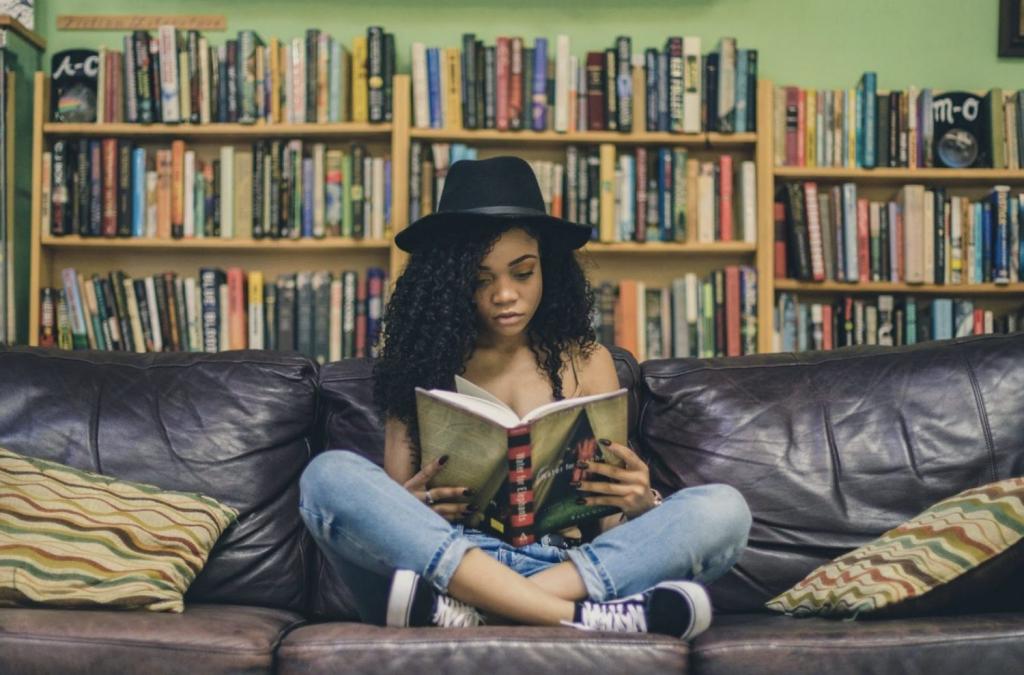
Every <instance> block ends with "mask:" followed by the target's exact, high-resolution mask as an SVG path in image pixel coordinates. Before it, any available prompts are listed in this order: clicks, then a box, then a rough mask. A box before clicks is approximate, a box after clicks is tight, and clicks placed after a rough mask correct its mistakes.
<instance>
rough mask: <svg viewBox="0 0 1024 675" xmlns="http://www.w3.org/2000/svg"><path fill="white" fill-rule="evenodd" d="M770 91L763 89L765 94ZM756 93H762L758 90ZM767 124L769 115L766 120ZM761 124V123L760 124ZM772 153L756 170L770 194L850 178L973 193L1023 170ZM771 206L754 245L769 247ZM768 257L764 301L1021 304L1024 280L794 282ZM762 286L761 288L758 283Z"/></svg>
mask: <svg viewBox="0 0 1024 675" xmlns="http://www.w3.org/2000/svg"><path fill="white" fill-rule="evenodd" d="M764 95H767V96H769V97H771V96H772V92H771V91H770V90H769V91H768V92H767V93H766V94H764ZM758 96H759V97H760V96H762V93H761V92H760V91H759V92H758ZM767 123H768V124H769V125H772V124H773V120H771V118H770V117H769V120H768V122H767ZM760 128H764V127H760ZM764 136H765V137H766V138H765V142H766V143H767V144H773V143H774V138H773V134H771V133H768V134H765V135H764ZM774 159H775V158H774V148H773V152H772V153H771V154H770V155H769V156H768V157H767V158H766V160H765V161H764V162H762V163H759V169H760V168H761V167H764V166H768V167H771V168H770V170H769V171H767V173H768V174H769V176H770V181H769V184H768V186H767V188H766V190H767V192H762V194H769V195H774V194H775V192H776V189H777V188H778V187H779V186H780V185H782V184H783V183H795V182H804V181H820V182H826V183H827V182H833V183H839V182H853V183H856V184H857V185H858V186H861V185H863V186H865V187H867V188H868V189H869V190H873V191H874V192H875V193H880V192H883V191H888V190H893V191H895V190H898V189H899V188H900V187H902V186H903V185H906V184H911V183H918V184H920V183H924V184H926V185H942V186H944V187H946V188H947V189H950V188H953V189H956V188H959V189H961V190H963V191H964V192H965V193H974V194H976V193H977V192H978V191H979V190H983V189H985V188H991V187H992V186H994V185H999V184H1007V185H1011V186H1015V187H1018V188H1019V187H1020V186H1024V169H985V168H978V169H948V168H923V167H876V168H873V169H865V168H859V167H831V166H829V167H819V166H777V165H775V163H774ZM771 208H772V207H771V205H770V204H769V205H768V209H769V211H768V213H767V214H765V215H764V216H762V220H761V223H762V225H765V224H767V227H768V229H767V231H766V232H765V233H763V235H762V238H761V241H763V242H764V243H765V246H763V247H761V248H759V249H758V250H759V254H760V253H761V251H762V249H770V248H771V243H770V240H771V239H772V238H774V233H773V228H772V221H773V217H772V213H771ZM765 255H766V256H767V257H768V258H770V260H768V261H766V262H765V263H764V265H762V266H759V267H758V269H759V270H760V269H767V270H769V272H768V273H767V274H766V275H764V276H762V277H760V278H761V279H763V280H764V281H765V282H766V283H763V284H762V285H763V286H768V287H770V288H772V292H771V294H770V297H769V298H768V300H767V301H768V302H770V303H772V304H774V302H775V301H776V299H777V295H778V293H779V292H787V293H795V294H797V295H798V296H801V295H802V296H812V297H813V296H818V297H822V296H832V297H835V296H840V295H863V296H871V295H882V294H889V295H899V296H906V295H910V296H914V295H920V296H929V297H949V298H960V297H963V298H972V299H973V300H974V301H975V302H976V303H981V304H982V305H983V306H985V307H986V308H989V307H991V308H993V309H995V308H998V307H1006V308H1010V307H1011V306H1014V307H1015V306H1019V304H1020V303H1024V282H1014V283H1007V284H996V283H961V284H934V283H932V284H912V283H906V282H891V281H859V282H842V281H822V282H816V281H800V280H796V279H776V278H775V265H774V256H773V255H772V254H771V252H770V250H767V251H765ZM762 290H763V288H762ZM762 325H768V326H769V327H770V328H769V330H774V326H773V322H769V323H768V324H762Z"/></svg>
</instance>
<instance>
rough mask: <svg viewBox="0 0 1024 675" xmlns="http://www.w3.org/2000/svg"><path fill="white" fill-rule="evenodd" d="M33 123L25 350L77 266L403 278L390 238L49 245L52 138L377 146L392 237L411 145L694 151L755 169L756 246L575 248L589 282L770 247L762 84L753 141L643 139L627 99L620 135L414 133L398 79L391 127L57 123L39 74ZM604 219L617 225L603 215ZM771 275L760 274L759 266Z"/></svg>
mask: <svg viewBox="0 0 1024 675" xmlns="http://www.w3.org/2000/svg"><path fill="white" fill-rule="evenodd" d="M634 78H635V79H634V91H643V90H644V82H643V69H642V68H634ZM35 84H36V92H35V103H36V106H35V124H34V130H33V169H32V170H33V176H34V177H35V180H34V185H35V192H34V194H33V204H32V222H33V226H32V256H31V258H32V261H31V267H32V272H31V281H32V283H31V294H32V295H31V307H30V309H31V312H30V314H31V316H30V324H29V335H30V342H31V344H37V342H38V326H39V312H40V307H39V302H40V293H39V291H40V289H41V288H42V287H44V286H60V285H61V284H62V282H61V279H60V271H61V269H63V268H64V267H75V268H76V269H78V270H79V271H80V272H82V273H84V274H90V273H93V272H97V271H107V270H110V269H123V270H124V271H125V272H126V273H127V274H129V275H132V276H137V275H141V274H146V273H155V272H158V271H165V270H179V271H182V272H187V273H194V271H195V270H196V269H197V268H198V267H200V266H204V265H216V266H220V267H227V266H230V265H241V266H243V267H246V268H247V269H249V268H256V269H263V270H264V272H265V274H267V275H269V274H273V273H278V272H282V271H287V270H288V269H294V270H297V269H302V268H305V267H312V266H315V267H317V268H323V267H329V268H331V269H337V268H344V267H345V266H346V265H351V266H353V267H355V266H358V267H363V266H366V265H369V264H372V265H378V266H381V267H384V268H385V269H386V270H387V271H388V273H389V275H390V278H391V279H392V281H393V280H394V279H395V278H396V277H397V276H398V275H399V274H400V272H401V269H402V267H403V266H404V264H405V261H406V255H405V253H404V252H403V251H401V250H400V249H398V248H397V247H396V246H395V245H394V242H393V239H392V238H391V237H389V238H387V239H384V240H354V239H343V238H330V237H328V238H324V239H299V240H276V239H265V240H250V239H218V238H197V239H177V240H175V239H172V240H166V239H145V238H106V237H103V238H100V237H80V236H78V235H68V236H63V237H55V236H52V235H50V234H49V231H48V228H47V229H44V228H43V227H41V225H40V223H39V219H40V194H39V189H40V185H41V181H40V180H39V178H40V171H41V165H42V162H41V157H42V153H43V152H44V151H45V150H46V149H47V148H48V146H49V141H50V140H51V139H53V138H57V137H83V136H84V137H125V138H133V139H139V140H140V141H141V142H146V141H156V142H159V141H162V140H164V139H172V138H174V139H184V140H186V141H192V142H194V144H195V145H196V146H197V148H198V147H202V146H203V145H204V144H205V145H219V144H221V143H222V142H227V143H230V142H237V143H245V142H252V141H255V140H258V139H262V138H303V139H310V140H319V141H323V142H330V141H336V142H351V141H352V140H356V139H362V140H366V141H369V142H372V143H374V144H375V145H376V146H377V147H382V146H383V147H385V148H386V149H387V152H388V153H389V154H390V156H391V170H392V176H391V181H392V182H391V184H392V202H391V214H392V223H393V224H394V227H395V230H396V231H397V230H400V229H401V228H402V227H404V226H405V225H406V224H407V221H408V213H409V211H408V207H409V204H408V200H409V191H408V188H409V186H408V182H409V170H410V167H409V149H410V143H411V142H412V141H420V142H424V143H430V142H460V143H466V144H471V145H473V146H474V147H478V148H479V149H480V154H481V156H482V157H483V156H488V155H489V154H490V155H493V154H509V153H517V152H518V151H519V150H522V151H523V152H524V153H526V154H530V153H532V154H534V155H539V156H547V157H557V156H559V155H560V154H561V153H562V152H564V149H565V147H566V146H568V145H570V144H579V145H586V144H591V145H601V146H608V145H611V146H613V147H614V148H618V147H624V148H630V147H633V146H637V145H650V146H670V147H685V148H687V149H688V150H689V151H691V152H693V153H702V154H703V156H705V157H708V158H710V157H714V156H716V155H717V154H719V153H729V154H734V155H737V156H738V157H740V158H743V159H752V160H754V161H755V163H756V166H757V190H758V200H759V201H758V203H757V210H756V213H757V216H756V220H757V239H758V241H759V242H761V243H762V245H759V244H758V243H756V242H747V241H730V242H696V241H686V242H661V241H651V242H643V243H641V242H592V243H589V244H587V245H586V246H585V247H584V249H583V255H584V258H588V259H590V260H592V261H593V264H594V265H595V266H596V270H597V272H596V274H595V277H594V278H595V280H598V278H604V279H617V278H623V277H630V278H637V279H645V280H647V281H648V282H649V283H657V284H665V283H667V282H668V281H669V280H670V279H671V278H673V277H678V276H682V275H683V274H685V273H687V272H697V273H699V274H704V273H706V272H707V271H709V270H711V269H715V268H719V267H721V266H723V265H725V264H735V263H742V264H748V265H751V266H753V267H755V268H756V269H757V272H758V277H759V280H767V281H770V277H771V267H770V263H771V241H772V221H771V215H772V200H771V194H772V193H771V191H770V187H771V181H772V172H771V164H770V161H771V159H772V156H773V155H772V148H771V145H770V142H771V114H772V111H771V102H772V97H771V91H772V88H771V83H770V82H767V81H761V82H760V83H759V87H760V89H759V91H758V101H759V104H758V109H757V111H756V113H755V114H756V117H757V120H756V121H757V129H759V130H761V131H759V132H756V133H754V132H751V133H738V134H720V133H698V134H678V133H664V132H647V131H644V126H645V119H646V117H645V116H646V113H645V108H644V104H645V101H644V97H643V96H638V97H636V98H635V99H634V101H635V103H634V127H633V131H631V132H629V133H620V132H604V131H601V132H598V131H584V132H573V133H557V132H554V131H543V132H535V131H531V130H523V131H497V130H482V129H420V128H413V127H411V119H412V105H411V98H412V95H411V94H412V87H411V78H410V76H409V75H396V76H395V78H394V81H393V96H394V98H393V101H392V112H393V115H392V121H391V122H390V123H388V124H355V123H338V124H266V123H257V124H218V123H214V124H206V125H192V124H150V125H141V124H96V123H88V124H65V123H54V122H49V121H48V120H47V116H48V111H49V103H48V100H47V99H48V95H49V80H48V79H47V76H46V75H45V74H44V73H38V74H37V76H36V83H35ZM605 217H614V216H613V215H612V216H605ZM766 264H767V265H768V267H765V265H766ZM773 294H774V289H773V288H772V286H771V285H770V283H764V282H762V283H761V284H760V286H759V296H758V303H759V308H758V331H759V339H758V349H759V350H760V351H767V350H768V349H770V347H771V344H772V298H773Z"/></svg>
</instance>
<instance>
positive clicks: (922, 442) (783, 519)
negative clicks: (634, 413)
mask: <svg viewBox="0 0 1024 675" xmlns="http://www.w3.org/2000/svg"><path fill="white" fill-rule="evenodd" d="M641 372H642V376H643V385H644V399H643V403H642V406H641V413H640V423H639V425H640V428H639V433H640V443H641V445H642V446H643V448H644V450H645V451H646V452H647V453H648V454H649V455H650V456H651V467H652V475H653V480H654V482H655V484H656V485H660V486H661V487H663V488H665V489H666V490H668V491H672V490H675V489H679V488H682V487H686V486H692V485H700V484H704V483H727V484H729V485H732V486H733V487H735V488H737V489H739V490H740V491H741V492H742V493H743V495H744V496H745V497H746V499H747V502H748V504H749V505H750V508H751V511H752V513H753V516H754V524H753V527H752V530H751V534H750V541H749V546H748V548H747V550H746V552H745V553H744V554H743V555H742V556H741V558H740V560H739V562H738V563H737V565H736V567H735V568H734V569H733V570H732V571H731V572H730V573H729V574H727V575H726V576H725V577H723V578H722V579H720V580H719V581H718V582H716V583H715V584H714V585H713V586H712V596H713V599H714V601H715V604H716V606H717V607H718V608H719V609H721V610H724V611H750V610H760V609H763V603H764V602H765V601H766V600H767V599H769V598H771V597H772V596H774V595H775V594H777V593H780V592H782V591H784V590H785V589H787V588H789V587H790V586H791V585H793V584H794V583H796V582H797V581H799V580H800V579H801V578H803V577H804V575H806V574H807V573H808V572H810V571H811V570H813V569H814V568H815V567H817V566H818V565H821V564H822V563H824V562H826V561H828V560H831V559H832V558H835V557H837V556H839V555H841V554H843V553H846V552H848V551H850V550H851V549H854V548H857V547H859V546H861V545H863V544H865V543H867V542H869V541H871V540H873V539H875V538H876V537H878V536H879V535H880V534H882V533H883V532H885V531H887V530H889V529H891V528H893V527H895V526H896V525H898V524H899V523H901V522H903V521H904V520H907V519H909V518H911V517H912V516H914V515H916V514H917V513H919V512H921V511H923V510H924V509H925V508H926V507H928V506H929V505H931V504H934V503H935V502H938V501H940V500H942V499H944V498H946V497H950V496H952V495H954V494H956V493H958V492H960V491H961V490H964V489H967V488H970V487H976V486H979V485H984V484H986V483H989V482H992V481H995V480H1001V479H1004V478H1009V477H1012V476H1019V475H1022V474H1024V414H1021V409H1022V407H1024V334H1018V335H1012V336H985V337H979V338H968V339H964V340H958V341H949V342H932V343H923V344H919V345H914V346H910V347H901V348H896V349H893V348H876V347H863V348H852V349H843V350H838V351H835V352H820V353H805V354H798V355H794V354H773V355H761V356H754V357H744V358H737V359H720V360H699V359H685V360H683V359H679V360H660V361H649V362H646V363H644V364H643V366H642V368H641Z"/></svg>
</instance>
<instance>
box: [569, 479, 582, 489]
mask: <svg viewBox="0 0 1024 675" xmlns="http://www.w3.org/2000/svg"><path fill="white" fill-rule="evenodd" d="M580 482H581V481H578V480H574V481H572V482H571V483H569V487H574V488H578V487H579V486H580Z"/></svg>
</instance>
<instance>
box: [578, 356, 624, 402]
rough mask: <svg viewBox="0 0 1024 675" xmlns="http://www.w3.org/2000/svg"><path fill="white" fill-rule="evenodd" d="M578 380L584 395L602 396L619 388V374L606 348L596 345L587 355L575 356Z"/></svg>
mask: <svg viewBox="0 0 1024 675" xmlns="http://www.w3.org/2000/svg"><path fill="white" fill-rule="evenodd" d="M577 363H578V364H579V367H580V371H579V380H580V385H581V387H582V389H583V393H584V395H590V394H603V393H605V392H608V391H615V390H616V389H618V388H619V374H618V372H617V371H616V370H615V362H614V361H613V360H612V354H611V352H610V351H608V348H607V347H605V346H604V345H602V344H598V345H596V346H595V347H594V349H593V351H591V352H590V353H589V354H587V355H585V356H584V355H577Z"/></svg>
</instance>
